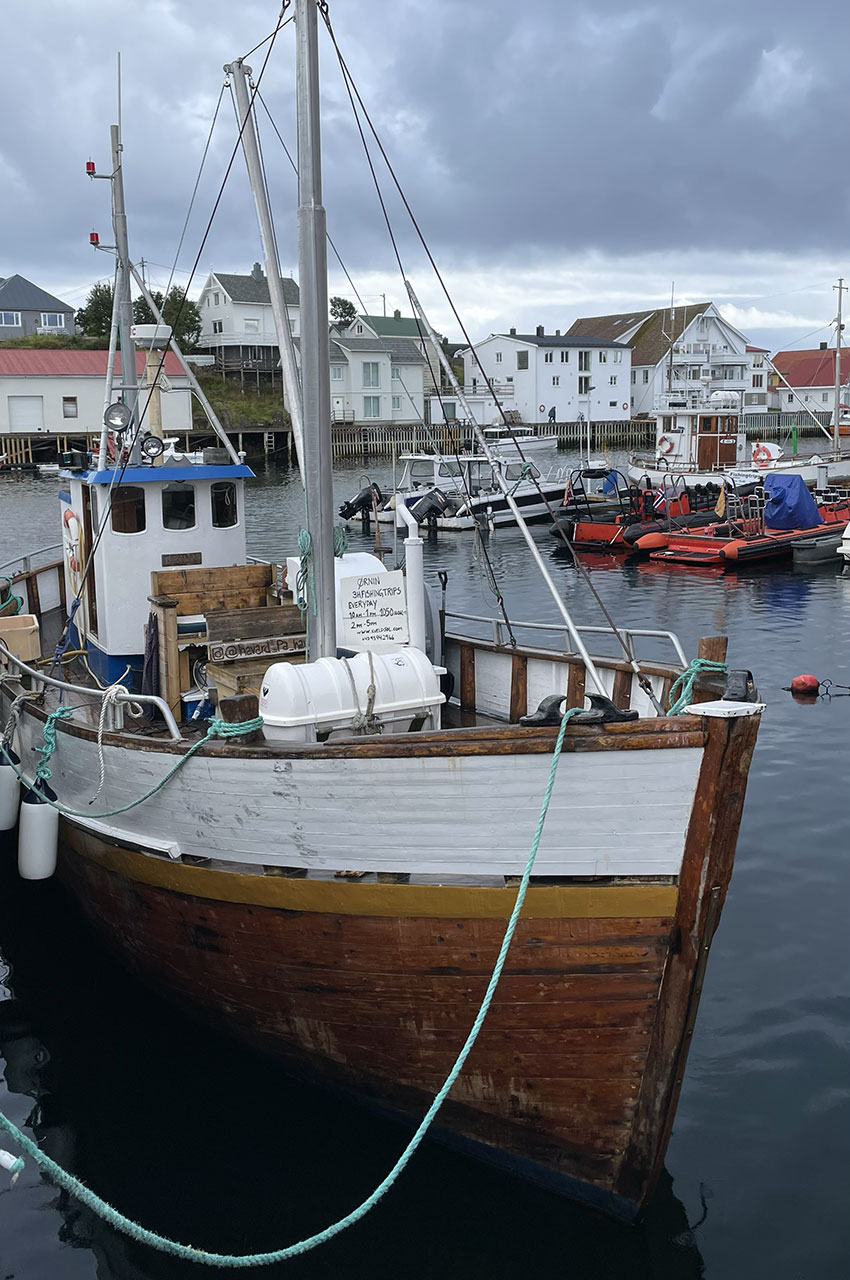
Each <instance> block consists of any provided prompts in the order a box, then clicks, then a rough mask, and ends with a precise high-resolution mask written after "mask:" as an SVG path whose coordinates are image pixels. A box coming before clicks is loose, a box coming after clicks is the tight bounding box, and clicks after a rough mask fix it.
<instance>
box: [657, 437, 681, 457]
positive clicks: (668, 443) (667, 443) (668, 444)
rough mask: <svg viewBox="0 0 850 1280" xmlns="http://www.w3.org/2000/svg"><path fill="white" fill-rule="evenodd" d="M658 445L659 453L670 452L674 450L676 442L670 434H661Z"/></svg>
mask: <svg viewBox="0 0 850 1280" xmlns="http://www.w3.org/2000/svg"><path fill="white" fill-rule="evenodd" d="M656 447H657V449H658V452H659V453H663V454H668V453H672V452H673V450H674V449H675V447H676V444H675V441H673V440H671V439H670V437H669V436H661V438H660V439H659V441H658V444H657V446H656Z"/></svg>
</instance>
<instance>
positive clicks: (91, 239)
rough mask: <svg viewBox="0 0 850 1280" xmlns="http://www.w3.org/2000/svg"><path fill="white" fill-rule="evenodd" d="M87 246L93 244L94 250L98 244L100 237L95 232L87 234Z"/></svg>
mask: <svg viewBox="0 0 850 1280" xmlns="http://www.w3.org/2000/svg"><path fill="white" fill-rule="evenodd" d="M89 244H93V245H94V247H95V248H97V246H98V245H99V244H100V236H99V235H98V234H97V232H96V231H90V232H89Z"/></svg>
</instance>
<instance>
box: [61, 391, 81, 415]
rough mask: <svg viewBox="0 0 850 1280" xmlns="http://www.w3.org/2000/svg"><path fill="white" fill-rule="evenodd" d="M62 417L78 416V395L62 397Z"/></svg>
mask: <svg viewBox="0 0 850 1280" xmlns="http://www.w3.org/2000/svg"><path fill="white" fill-rule="evenodd" d="M62 417H63V418H76V417H77V397H76V396H63V397H62Z"/></svg>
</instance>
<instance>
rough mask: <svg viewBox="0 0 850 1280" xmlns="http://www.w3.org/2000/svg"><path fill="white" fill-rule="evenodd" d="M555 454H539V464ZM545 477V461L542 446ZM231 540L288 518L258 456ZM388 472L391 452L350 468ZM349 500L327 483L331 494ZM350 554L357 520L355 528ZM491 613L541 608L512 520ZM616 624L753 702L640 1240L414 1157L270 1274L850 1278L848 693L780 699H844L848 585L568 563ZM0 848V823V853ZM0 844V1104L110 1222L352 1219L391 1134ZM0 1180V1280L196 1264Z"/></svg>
mask: <svg viewBox="0 0 850 1280" xmlns="http://www.w3.org/2000/svg"><path fill="white" fill-rule="evenodd" d="M554 460H555V459H553V461H554ZM557 463H558V465H564V455H557ZM257 471H258V478H257V481H256V482H254V483H252V485H251V487H250V492H249V498H248V517H247V518H248V530H249V548H250V550H251V551H252V552H253V553H254V554H257V555H260V556H267V557H269V558H271V559H279V558H281V557H283V556H284V555H286V554H287V552H288V551H289V550H290V549H291V546H292V542H293V534H294V532H295V531H297V528H298V527H299V524H300V522H301V516H302V506H301V498H300V491H299V487H298V485H297V482H296V481H295V480H294V478H293V477H292V475H291V474H290V473H283V472H276V471H275V470H274V469H273V468H267V469H264V464H263V463H262V462H260V463H258V466H257ZM371 476H372V478H375V479H377V480H378V481H379V482H381V483H383V482H384V481H385V480H386V479H387V478H388V468H387V467H386V466H385V465H383V464H382V465H378V466H374V467H372V468H371ZM58 487H59V486H58V483H57V481H56V480H55V479H53V480H50V479H23V478H22V479H17V478H13V477H5V478H3V479H0V513H2V516H3V520H2V526H1V527H0V561H2V560H5V559H7V558H9V557H11V556H12V555H14V554H16V553H18V552H20V551H22V550H26V549H29V548H32V547H39V546H45V545H47V544H49V543H52V542H54V541H57V540H58V536H59V534H58V529H59V526H58V520H57V512H56V504H55V494H56V490H57V488H58ZM359 487H360V470H359V469H351V470H348V471H341V472H340V473H339V474H338V476H337V483H336V489H337V493H338V496H339V497H340V498H341V497H346V496H351V494H352V493H354V492H356V490H357V489H358V488H359ZM536 536H537V538H538V540H539V542H540V545H541V548H542V549H543V550H544V553H545V555H546V556H547V558H548V560H549V563H550V564H551V566H552V570H553V573H554V574H555V576H556V578H557V580H558V582H559V584H560V585H561V586H562V588H563V590H564V592H565V594H566V597H567V598H568V600H569V602H570V606H571V608H572V610H573V611H574V614H575V616H576V617H577V619H578V620H579V621H581V622H584V623H588V624H598V623H600V622H601V621H602V619H601V617H600V616H599V613H598V609H597V607H596V606H595V605H594V602H593V600H592V598H591V597H590V595H589V593H588V591H587V588H586V587H585V585H584V584H583V582H582V581H581V579H580V577H579V575H578V574H577V573H576V570H575V568H574V567H573V566H572V565H571V564H570V563H569V562H565V561H563V560H560V559H558V558H557V557H556V556H555V555H554V554H553V550H552V549H553V548H554V545H555V544H554V542H553V540H552V539H551V538H550V537H549V536H548V533H547V531H546V529H545V527H541V526H538V528H537V531H536ZM351 542H352V547H353V548H355V549H357V548H361V549H367V548H368V546H369V545H370V544H371V535H363V534H361V532H360V530H359V526H353V527H352V534H351ZM489 548H490V553H491V558H492V561H493V567H494V570H495V572H496V576H497V578H498V580H499V582H500V585H501V586H502V590H503V592H504V595H505V598H506V601H507V604H508V609H509V612H510V613H511V615H512V616H515V617H516V618H525V619H534V620H538V621H553V620H554V617H555V610H554V606H553V605H552V603H551V602H550V601H549V600H548V599H547V597H546V595H545V592H544V591H543V589H542V585H541V584H540V582H539V580H538V579H537V576H536V574H535V573H534V571H533V569H532V566H531V565H530V563H529V557H528V553H527V549H526V548H525V546H524V544H523V542H522V540H521V538H520V536H519V534H518V533H517V531H516V530H510V529H503V530H499V531H497V533H496V534H495V535H493V536H491V538H490V539H489ZM587 563H588V565H589V567H590V569H591V571H592V574H593V580H594V583H595V584H596V586H597V589H598V590H599V592H600V594H601V595H602V597H603V599H604V601H605V603H606V605H607V607H608V608H609V609H610V610H611V611H612V613H613V615H614V617H615V618H616V620H617V621H618V622H620V623H622V624H624V625H632V626H653V627H663V628H667V629H670V630H674V631H676V632H677V633H678V634H679V636H680V638H681V639H682V641H683V644H684V646H685V649H686V651H687V652H689V653H693V652H695V649H696V641H697V639H698V637H699V636H700V635H703V634H709V633H715V632H720V631H722V632H726V633H727V634H728V635H729V637H730V652H729V657H730V661H731V663H732V665H734V666H746V667H750V668H752V670H753V671H754V673H755V675H756V679H757V683H758V685H759V687H760V690H761V693H762V696H763V698H764V700H765V701H766V702H767V703H768V710H767V713H766V715H765V717H764V719H763V722H762V728H761V733H760V737H759V742H758V747H757V750H756V755H755V759H754V763H753V767H752V770H751V774H750V784H749V792H748V798H747V805H746V809H745V814H744V821H743V825H742V828H741V834H740V839H739V842H738V856H737V861H736V868H735V873H734V876H733V880H732V886H731V890H730V893H729V897H728V900H727V903H726V907H725V910H724V914H723V919H722V922H721V926H720V930H719V932H718V934H717V937H716V940H715V943H714V946H713V948H712V954H711V960H710V964H709V968H708V975H707V980H706V986H705V992H704V995H703V1000H702V1004H701V1008H700V1016H699V1020H698V1023H697V1029H696V1034H695V1037H694V1043H693V1048H692V1051H691V1055H690V1061H689V1065H688V1071H687V1075H686V1078H685V1086H684V1089H683V1092H682V1098H681V1102H680V1105H679V1111H678V1116H677V1120H676V1125H675V1129H674V1133H673V1139H672V1142H671V1144H670V1148H669V1152H668V1157H667V1169H668V1173H669V1177H668V1178H667V1179H666V1180H665V1182H664V1185H663V1186H662V1188H661V1190H660V1193H659V1195H658V1197H657V1198H656V1202H655V1203H654V1204H653V1206H652V1207H651V1209H650V1212H649V1214H648V1216H647V1220H646V1222H645V1223H644V1224H643V1225H642V1226H640V1227H638V1228H624V1227H620V1226H617V1225H614V1224H610V1223H607V1222H605V1221H603V1220H601V1219H599V1218H598V1217H596V1216H595V1215H593V1214H591V1213H588V1212H586V1211H583V1210H580V1209H577V1208H576V1207H574V1206H572V1205H570V1204H569V1203H567V1202H565V1201H563V1200H561V1199H559V1198H557V1197H554V1196H552V1195H550V1194H548V1193H545V1192H542V1191H540V1190H538V1189H536V1188H534V1187H531V1186H529V1185H527V1184H525V1183H523V1182H521V1181H518V1180H515V1179H512V1178H510V1177H506V1176H504V1175H501V1174H497V1173H495V1172H494V1171H492V1170H489V1169H487V1168H486V1167H484V1166H482V1165H479V1164H478V1163H476V1162H473V1161H470V1160H468V1159H466V1158H463V1157H461V1156H459V1155H456V1154H454V1153H452V1152H449V1151H447V1150H445V1149H444V1148H442V1147H440V1146H439V1145H437V1144H432V1143H426V1144H425V1146H424V1147H423V1148H422V1149H420V1151H419V1152H418V1154H417V1155H416V1157H415V1159H414V1160H413V1162H412V1164H411V1166H410V1167H409V1168H408V1170H407V1171H406V1172H405V1174H404V1175H403V1176H402V1178H401V1180H400V1181H399V1183H398V1184H397V1186H396V1187H395V1188H394V1190H393V1191H392V1192H391V1193H390V1194H389V1196H388V1197H387V1198H386V1199H385V1200H384V1202H383V1203H382V1204H381V1205H380V1206H379V1207H378V1208H377V1209H375V1210H374V1211H373V1212H372V1213H371V1214H370V1215H369V1216H368V1217H367V1218H366V1219H365V1221H364V1222H363V1223H361V1224H360V1225H358V1226H357V1227H355V1228H353V1229H352V1230H350V1231H348V1232H347V1233H345V1234H343V1235H342V1236H341V1237H339V1238H338V1239H337V1240H335V1241H334V1242H332V1243H331V1244H330V1245H327V1246H325V1247H323V1248H321V1249H319V1250H317V1251H315V1252H314V1253H312V1254H310V1255H308V1256H306V1257H304V1258H301V1259H296V1260H294V1261H292V1262H289V1263H287V1264H283V1265H281V1266H279V1267H277V1268H274V1269H271V1270H270V1271H266V1272H265V1274H269V1275H274V1276H283V1275H285V1274H286V1275H292V1276H304V1277H307V1276H310V1277H326V1276H335V1275H338V1274H344V1275H346V1276H350V1277H361V1276H362V1277H366V1276H369V1277H381V1278H383V1277H387V1278H389V1277H397V1276H405V1277H415V1278H418V1277H423V1280H424V1277H426V1276H427V1277H429V1278H430V1277H434V1276H450V1277H454V1276H458V1277H459V1276H464V1277H485V1276H486V1277H498V1278H499V1280H503V1278H504V1280H507V1278H508V1277H520V1276H526V1275H529V1274H533V1275H535V1276H557V1277H561V1276H563V1277H565V1280H566V1278H569V1280H644V1278H646V1280H650V1278H659V1280H661V1278H663V1280H668V1278H670V1280H690V1278H691V1277H698V1276H707V1277H710V1280H744V1278H745V1277H746V1278H747V1280H761V1278H762V1277H764V1280H768V1278H770V1280H833V1278H835V1280H838V1278H839V1277H841V1278H843V1277H845V1276H846V1275H847V1274H848V1271H850V1266H848V1257H849V1256H850V1226H848V1222H847V1212H846V1206H847V1202H848V1193H850V1173H848V1160H847V1152H848V1149H849V1144H850V1035H849V1034H848V1021H850V1009H848V996H847V978H848V972H850V943H848V929H847V906H848V890H850V822H848V802H847V789H846V785H845V780H844V776H843V769H844V761H845V758H846V752H847V743H848V738H850V697H845V696H843V694H844V693H845V692H847V691H841V690H838V691H837V692H838V693H839V694H840V695H842V696H836V697H834V698H832V699H821V700H819V701H817V702H816V703H814V704H812V705H800V704H798V703H795V702H794V701H793V700H792V699H791V697H790V694H788V693H787V692H784V691H783V689H782V686H783V685H787V684H788V683H789V682H790V678H791V677H792V676H793V675H795V674H797V673H799V672H801V671H813V672H814V673H815V674H817V675H818V676H820V677H822V678H823V677H830V678H832V679H833V680H834V681H835V682H836V683H837V684H846V685H850V645H848V639H850V575H848V574H845V573H843V572H842V570H841V568H840V565H838V564H836V565H835V566H832V565H829V566H826V567H825V568H823V569H818V570H814V571H813V570H809V571H806V572H801V571H794V570H793V569H792V568H791V567H790V565H783V566H781V567H777V568H772V569H764V568H762V569H760V570H750V571H749V572H746V573H732V574H726V575H725V576H723V575H719V574H715V573H694V572H688V571H684V570H680V571H676V570H674V569H671V568H669V567H666V566H665V567H664V568H663V571H661V572H656V571H654V567H652V568H651V567H650V566H648V565H637V566H634V567H628V568H623V566H622V565H621V564H619V563H615V562H608V561H606V560H605V559H602V558H599V559H596V560H593V559H589V560H588V561H587ZM426 567H427V570H428V572H429V574H431V575H432V576H434V575H436V572H437V571H438V570H439V569H446V570H448V572H449V597H448V598H449V608H450V609H451V608H452V607H454V608H457V609H462V610H465V611H467V612H470V613H475V614H492V613H493V612H494V600H493V596H492V594H491V592H490V590H489V588H488V586H487V584H486V580H485V577H484V574H483V571H482V565H481V563H480V559H478V558H477V557H476V555H475V551H474V543H473V540H472V538H471V536H469V535H442V536H441V537H440V538H438V539H436V540H433V541H429V542H428V544H427V547H426ZM3 839H4V837H2V836H0V840H3ZM13 864H14V849H13V845H12V842H11V841H8V840H7V841H6V843H5V845H0V1067H2V1068H3V1079H2V1081H0V1107H2V1109H3V1110H4V1111H5V1112H6V1113H7V1114H8V1115H10V1117H11V1118H12V1119H13V1120H14V1121H15V1122H16V1123H18V1124H21V1125H24V1126H27V1127H28V1129H29V1130H30V1131H31V1132H33V1133H34V1134H35V1135H36V1136H37V1138H38V1140H39V1141H40V1142H41V1143H42V1144H43V1146H44V1147H45V1149H46V1150H48V1151H49V1152H50V1153H51V1154H52V1155H54V1156H55V1158H57V1159H59V1160H60V1161H61V1162H62V1163H63V1164H66V1165H67V1166H68V1167H70V1168H72V1169H73V1170H74V1171H75V1172H76V1173H77V1174H78V1176H80V1177H82V1178H83V1179H84V1180H85V1181H86V1182H87V1183H88V1184H89V1185H90V1186H92V1187H94V1188H95V1189H96V1190H98V1191H99V1192H100V1193H101V1194H102V1195H103V1196H104V1197H105V1198H106V1199H108V1200H109V1201H110V1202H111V1203H113V1204H114V1205H116V1206H117V1207H119V1208H121V1209H122V1210H123V1211H124V1212H126V1213H128V1214H129V1215H130V1216H132V1217H135V1218H136V1219H138V1220H141V1221H142V1222H144V1223H145V1224H146V1225H149V1226H151V1227H153V1228H155V1229H156V1230H158V1231H161V1232H164V1233H166V1234H172V1235H174V1236H175V1237H177V1238H179V1239H181V1240H185V1241H191V1242H192V1243H194V1244H196V1245H202V1246H204V1247H207V1248H211V1249H219V1250H229V1251H233V1252H243V1251H244V1252H248V1251H254V1250H260V1249H271V1248H276V1247H279V1246H280V1245H282V1244H285V1243H289V1242H291V1241H293V1240H296V1239H300V1238H302V1237H304V1236H306V1235H308V1234H310V1233H312V1232H313V1231H316V1230H319V1229H321V1228H322V1227H323V1226H325V1225H327V1224H328V1223H330V1222H332V1221H333V1220H335V1219H336V1218H337V1217H339V1216H340V1215H342V1214H343V1213H346V1212H348V1211H349V1210H350V1209H351V1208H353V1207H354V1206H355V1205H357V1204H358V1203H360V1201H361V1200H362V1199H363V1198H364V1197H365V1196H366V1195H367V1194H369V1192H370V1191H371V1190H372V1189H373V1188H374V1186H375V1185H376V1184H377V1183H378V1182H380V1180H381V1179H382V1178H383V1176H384V1174H385V1173H386V1171H387V1170H388V1169H389V1167H390V1166H391V1164H392V1163H393V1161H394V1159H395V1157H396V1156H397V1154H398V1152H399V1151H400V1150H401V1148H402V1147H403V1145H404V1142H405V1139H406V1136H407V1135H406V1131H405V1130H404V1129H402V1128H400V1127H399V1126H397V1125H396V1124H394V1123H393V1122H391V1121H389V1120H387V1119H384V1118H380V1117H376V1116H375V1115H373V1114H371V1113H368V1112H366V1111H364V1110H361V1109H360V1108H358V1107H356V1106H354V1105H352V1104H350V1103H348V1102H344V1101H341V1100H340V1099H338V1098H336V1097H333V1096H330V1095H328V1094H327V1093H325V1092H323V1091H321V1090H319V1089H317V1088H311V1087H309V1086H305V1085H304V1084H301V1083H294V1082H292V1081H291V1080H290V1079H288V1078H287V1076H286V1075H284V1074H283V1073H282V1072H281V1071H280V1069H279V1068H278V1067H277V1066H276V1064H274V1063H272V1062H268V1061H266V1060H264V1059H261V1058H258V1057H256V1056H254V1055H252V1054H250V1053H248V1052H247V1051H245V1050H243V1049H241V1048H240V1047H238V1046H234V1045H232V1044H230V1043H229V1042H228V1041H227V1040H225V1039H224V1038H221V1037H218V1036H214V1035H213V1034H211V1033H210V1032H208V1031H206V1030H204V1029H201V1028H199V1027H196V1026H195V1025H193V1024H191V1023H190V1022H187V1021H186V1020H185V1019H184V1018H182V1017H180V1016H178V1015H177V1014H176V1013H174V1012H173V1011H172V1010H171V1008H170V1007H169V1006H168V1005H167V1004H165V1003H164V1002H163V1001H161V1000H159V999H158V998H157V997H155V996H153V995H152V994H150V993H149V992H147V991H146V990H144V989H142V988H140V987H139V986H138V985H137V984H136V983H135V982H133V981H132V980H131V979H130V978H129V977H128V976H127V975H126V974H125V973H124V972H123V971H122V970H121V969H120V967H118V966H117V965H116V964H115V963H114V962H113V961H112V960H111V959H110V958H108V957H106V956H105V955H104V954H103V953H102V952H101V951H99V950H98V949H97V947H96V946H95V944H94V943H93V942H92V940H91V939H90V938H89V937H88V935H87V934H85V933H84V932H83V931H82V929H81V927H80V924H79V921H78V919H77V917H76V915H75V912H74V910H73V908H72V906H71V905H70V904H69V903H68V902H67V901H66V899H65V898H64V897H63V895H62V893H61V891H60V890H59V888H58V887H57V886H56V885H53V884H47V885H38V884H35V885H25V884H22V883H20V882H19V881H17V879H16V877H15V875H14V869H13ZM7 1186H8V1184H7V1180H6V1177H5V1175H2V1174H0V1277H3V1278H7V1277H8V1280H11V1278H12V1277H14V1280H42V1278H44V1280H46V1278H48V1277H49V1278H51V1280H52V1278H53V1277H56V1278H57V1280H78V1278H79V1280H83V1278H86V1280H88V1278H89V1277H91V1278H94V1277H97V1280H112V1278H113V1277H114V1278H115V1280H124V1278H125V1277H126V1278H129V1280H136V1278H137V1277H138V1278H141V1277H149V1278H151V1280H154V1278H156V1280H160V1278H162V1280H170V1278H172V1277H174V1278H178V1277H184V1276H186V1277H188V1276H189V1275H190V1274H191V1275H195V1274H197V1275H201V1274H203V1272H204V1270H207V1269H204V1268H200V1267H195V1266H191V1265H189V1264H181V1263H175V1262H173V1261H171V1260H169V1259H166V1258H163V1257H161V1256H159V1255H155V1254H153V1253H151V1252H150V1251H149V1250H147V1249H143V1248H141V1247H140V1246H137V1245H135V1244H132V1243H131V1242H129V1241H127V1240H126V1239H124V1238H123V1237H120V1236H118V1235H116V1234H114V1233H113V1232H112V1231H110V1230H108V1229H107V1228H106V1227H104V1226H103V1225H102V1224H100V1223H99V1222H98V1221H96V1220H94V1219H93V1218H92V1216H91V1214H90V1213H89V1212H88V1211H87V1210H85V1209H83V1208H81V1207H80V1206H79V1205H78V1204H76V1203H75V1202H74V1201H73V1200H71V1199H69V1198H68V1197H67V1196H66V1195H65V1194H64V1193H60V1192H58V1191H57V1190H56V1189H55V1188H54V1187H52V1186H51V1185H50V1184H48V1183H47V1182H45V1181H44V1180H43V1179H42V1178H41V1177H40V1176H39V1174H38V1172H37V1171H36V1170H35V1169H34V1168H33V1167H32V1166H31V1165H29V1166H28V1167H27V1169H26V1170H25V1172H24V1173H23V1175H22V1176H21V1179H20V1181H19V1182H18V1184H17V1186H16V1187H15V1188H14V1189H13V1190H8V1189H7Z"/></svg>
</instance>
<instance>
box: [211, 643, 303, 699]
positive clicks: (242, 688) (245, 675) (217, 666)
mask: <svg viewBox="0 0 850 1280" xmlns="http://www.w3.org/2000/svg"><path fill="white" fill-rule="evenodd" d="M303 661H304V654H303V653H298V654H293V655H292V656H291V657H285V656H281V657H277V658H251V659H249V660H246V661H244V662H208V663H207V680H208V682H209V683H210V684H214V685H215V687H216V689H217V690H218V696H219V697H220V698H226V697H231V696H232V695H233V694H235V693H256V694H257V695H258V696H259V693H260V685H261V683H262V679H263V676H264V675H265V674H266V672H267V671H268V669H269V667H270V666H271V665H272V662H303Z"/></svg>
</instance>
